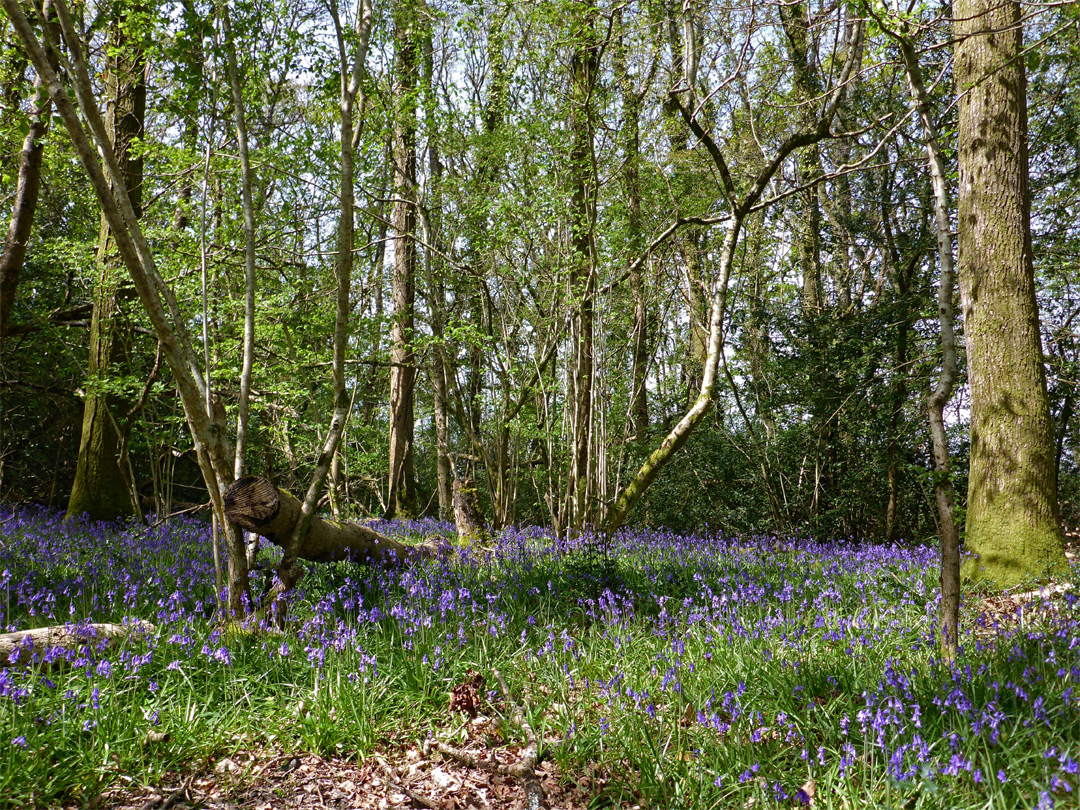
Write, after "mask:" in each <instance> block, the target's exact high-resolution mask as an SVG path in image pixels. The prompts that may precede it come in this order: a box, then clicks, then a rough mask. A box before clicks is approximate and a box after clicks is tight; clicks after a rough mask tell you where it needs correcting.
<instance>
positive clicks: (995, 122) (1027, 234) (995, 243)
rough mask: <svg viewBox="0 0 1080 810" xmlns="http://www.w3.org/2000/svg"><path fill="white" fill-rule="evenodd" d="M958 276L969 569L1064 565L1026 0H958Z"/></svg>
mask: <svg viewBox="0 0 1080 810" xmlns="http://www.w3.org/2000/svg"><path fill="white" fill-rule="evenodd" d="M954 12H955V16H956V19H957V22H956V43H957V44H956V54H955V56H956V82H957V89H958V91H959V94H960V107H959V110H960V122H959V163H960V193H959V200H958V207H959V222H958V235H959V240H958V241H959V279H960V292H961V297H962V303H963V309H964V329H965V341H966V345H967V360H968V377H969V379H970V381H971V461H970V465H971V466H970V471H969V483H968V507H967V536H966V551H967V552H969V553H970V556H968V557H967V558H966V559H965V560H964V563H963V575H964V576H965V577H966V578H968V579H972V580H988V581H993V582H995V583H996V584H997V585H999V586H1003V587H1004V586H1009V585H1013V584H1015V583H1017V582H1019V581H1021V580H1023V579H1025V578H1027V577H1045V576H1049V575H1053V574H1059V573H1063V572H1065V571H1067V564H1066V560H1065V554H1064V550H1063V548H1062V542H1061V529H1060V525H1059V521H1058V512H1057V472H1056V469H1055V465H1054V436H1053V426H1052V425H1051V422H1050V410H1049V406H1048V404H1047V397H1046V373H1045V368H1044V366H1043V359H1042V346H1041V342H1040V337H1039V313H1038V309H1037V305H1036V302H1035V282H1034V272H1033V269H1032V255H1031V231H1030V225H1029V210H1030V199H1029V192H1028V155H1027V101H1026V79H1025V73H1024V60H1023V57H1022V55H1021V43H1022V39H1023V34H1022V29H1021V18H1020V14H1021V10H1020V5H1019V3H1016V2H1007V3H1004V4H998V3H994V2H990V0H957V4H956V6H955V8H954Z"/></svg>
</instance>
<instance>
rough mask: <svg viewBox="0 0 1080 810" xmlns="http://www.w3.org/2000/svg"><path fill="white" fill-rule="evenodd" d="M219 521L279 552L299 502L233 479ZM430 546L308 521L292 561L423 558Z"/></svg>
mask: <svg viewBox="0 0 1080 810" xmlns="http://www.w3.org/2000/svg"><path fill="white" fill-rule="evenodd" d="M225 516H226V517H227V518H228V519H229V520H231V521H233V522H234V523H236V524H237V525H239V526H241V527H242V528H244V529H247V530H248V531H251V532H255V534H258V535H260V536H262V537H265V538H266V539H267V540H269V541H270V542H271V543H273V544H274V545H276V546H281V547H282V548H284V546H285V543H287V542H288V540H289V538H290V537H291V536H292V532H293V528H294V527H295V526H296V522H297V521H298V520H299V519H300V501H299V500H297V499H296V497H295V496H294V495H293V494H292V493H291V492H288V491H287V490H284V489H280V488H279V487H276V486H274V484H273V483H271V482H270V481H269V480H268V479H266V478H255V477H247V478H238V479H237V480H236V482H235V483H233V485H232V486H231V487H229V488H228V489H227V490H226V491H225ZM435 548H436V547H435V546H434V545H432V544H424V545H416V546H410V545H408V544H406V543H402V542H400V541H399V540H395V539H394V538H392V537H387V536H386V535H384V534H381V533H380V532H377V531H375V530H374V529H372V528H370V527H368V526H363V525H361V524H359V523H341V522H338V521H336V520H324V519H322V518H320V517H318V516H316V517H313V518H312V519H311V526H310V528H309V529H308V532H307V535H306V536H305V537H304V539H303V541H302V542H301V543H300V548H299V549H298V550H297V557H299V558H300V559H302V560H309V561H310V562H333V561H335V560H385V559H389V558H390V557H395V556H396V557H398V558H399V559H406V558H408V557H413V556H417V555H429V554H431V553H433V552H434V551H435Z"/></svg>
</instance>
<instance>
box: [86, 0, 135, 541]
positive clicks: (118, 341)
mask: <svg viewBox="0 0 1080 810" xmlns="http://www.w3.org/2000/svg"><path fill="white" fill-rule="evenodd" d="M132 16H133V15H132ZM132 16H129V15H127V14H124V13H121V15H120V16H119V17H118V18H117V19H115V20H113V22H112V24H111V26H110V31H109V47H108V49H107V56H106V69H105V85H106V88H107V89H106V95H107V106H106V109H105V127H106V131H107V133H108V137H109V141H110V143H111V145H112V148H113V152H114V154H115V155H116V160H117V163H118V164H119V167H120V178H121V182H123V184H124V186H125V188H126V189H127V193H128V197H129V198H130V199H131V206H132V209H133V211H134V213H135V216H136V218H137V217H139V216H140V215H141V213H142V210H141V209H142V180H143V160H142V156H141V155H140V154H138V152H137V151H136V149H135V142H136V140H137V139H138V138H139V137H141V135H142V131H143V124H144V122H145V120H146V60H145V55H144V51H143V43H142V41H141V36H142V35H141V34H140V33H139V32H138V31H134V32H133V31H132V30H131V27H132V26H133V25H135V24H136V23H134V22H133V19H132ZM98 267H99V275H98V280H97V284H96V286H95V288H94V311H93V315H92V316H91V320H90V359H89V364H88V367H87V379H88V383H87V389H88V390H87V391H86V398H85V404H84V406H83V424H82V436H81V439H80V442H79V458H78V463H77V466H76V468H75V481H74V483H73V484H72V487H71V497H70V499H69V500H68V516H69V517H76V516H79V515H82V514H86V515H88V516H89V517H90V518H91V519H93V520H113V519H115V518H118V517H126V516H129V515H131V514H135V513H137V512H138V504H137V503H135V502H133V495H134V493H133V490H134V483H133V482H132V481H130V480H129V474H128V470H127V469H126V468H125V466H124V465H122V464H121V463H120V448H121V445H122V444H124V443H125V442H126V439H127V437H126V434H127V431H128V428H129V426H128V420H127V419H125V418H124V417H123V416H122V414H123V413H124V412H125V411H126V410H127V407H128V404H129V403H128V398H127V397H125V396H123V395H122V394H120V393H118V392H110V391H109V387H111V386H110V383H114V382H115V381H117V380H118V379H122V378H123V376H124V375H125V374H126V373H128V371H129V367H130V358H129V352H130V348H131V345H130V344H131V337H132V335H131V325H130V316H129V315H128V314H127V313H126V312H124V308H125V306H126V305H127V303H129V302H130V301H131V299H132V298H133V297H134V296H133V291H132V290H131V288H130V286H129V284H128V278H127V273H126V272H125V269H124V262H123V259H122V258H121V257H120V255H119V253H118V251H117V248H116V242H115V238H114V235H113V232H112V227H111V226H110V224H109V222H108V220H107V219H106V218H105V217H104V216H102V218H101V235H100V237H99V242H98Z"/></svg>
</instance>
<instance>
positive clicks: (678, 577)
mask: <svg viewBox="0 0 1080 810" xmlns="http://www.w3.org/2000/svg"><path fill="white" fill-rule="evenodd" d="M0 520H3V523H2V524H0V526H2V527H0V533H2V539H3V545H2V546H0V604H2V606H3V611H4V612H3V615H2V617H0V623H2V624H4V625H7V628H8V629H23V628H26V627H31V626H41V625H48V624H57V623H64V622H72V621H85V620H90V621H114V622H117V621H122V620H124V619H125V618H132V619H133V618H139V619H145V620H148V621H151V622H153V623H154V624H155V625H156V628H157V629H156V632H155V633H154V634H152V635H151V636H150V637H149V638H146V639H136V640H133V641H132V642H130V643H129V644H128V645H126V646H125V647H123V648H121V649H119V650H114V651H111V652H109V653H108V654H107V655H98V654H94V653H93V651H92V650H79V651H74V652H72V653H71V654H70V655H69V656H67V658H68V660H66V661H61V662H57V663H55V664H53V665H52V666H50V667H44V666H41V665H38V666H35V667H31V668H26V669H23V668H9V669H7V670H2V671H0V728H2V731H0V734H2V735H3V739H2V742H3V743H4V745H3V746H2V748H0V752H2V753H0V797H3V798H2V799H0V802H7V804H8V806H26V805H32V804H39V805H49V804H57V803H60V802H63V801H76V802H77V801H80V800H83V799H86V798H88V797H90V796H91V795H93V794H94V793H95V792H96V791H99V790H101V789H102V788H103V787H105V786H106V785H108V784H112V783H115V782H116V781H117V780H120V779H133V780H135V781H136V782H147V783H153V782H154V781H155V780H156V779H157V778H158V777H159V776H160V775H161V774H162V773H163V772H164V771H166V770H168V769H183V768H185V767H190V766H191V765H192V764H193V763H195V762H197V761H200V760H202V759H204V758H206V757H212V756H225V755H229V754H230V753H233V752H236V751H238V750H243V749H251V748H256V749H258V748H263V747H268V748H270V749H272V750H274V751H286V752H290V751H301V750H310V751H315V752H318V753H320V754H322V755H330V756H342V757H351V758H364V757H367V756H369V755H371V754H372V753H376V752H380V753H385V752H390V751H395V750H400V746H401V745H413V744H418V743H420V742H421V741H422V740H424V739H425V738H426V737H428V736H430V735H433V734H442V735H450V736H451V737H452V736H453V734H454V729H455V727H460V726H461V725H462V724H463V723H464V722H465V721H464V719H459V718H457V717H454V716H451V715H450V714H449V709H448V703H449V698H448V695H449V692H450V690H451V688H452V687H453V686H455V685H457V684H459V683H462V682H463V681H465V680H466V679H467V678H468V675H467V673H468V671H469V670H470V669H472V670H476V671H478V672H480V673H482V674H485V675H486V676H488V688H489V689H492V690H494V681H493V680H492V678H491V677H490V675H491V673H492V671H493V670H495V669H498V670H500V671H501V672H502V673H503V674H504V675H505V676H506V677H507V680H508V681H509V684H510V687H511V690H512V691H513V692H514V693H515V694H516V695H518V696H520V698H521V699H522V702H523V704H524V706H525V707H526V710H527V712H528V714H529V718H530V721H531V722H532V724H533V726H534V727H535V728H536V729H538V730H542V732H543V734H544V735H545V737H546V738H547V740H548V741H550V743H551V748H550V756H551V757H552V758H553V759H554V760H555V762H556V763H557V764H558V765H559V768H560V771H561V773H562V774H564V775H565V777H566V778H568V779H573V778H576V777H577V776H578V775H580V774H582V773H585V772H586V771H587V770H588V769H590V768H591V769H594V770H595V769H599V770H601V771H602V772H604V773H606V774H607V775H608V776H609V778H608V779H607V780H606V781H605V785H606V787H605V788H604V790H605V793H604V795H601V796H597V797H596V805H597V806H607V805H611V804H618V803H620V802H623V803H633V804H640V805H642V806H653V807H718V808H727V807H746V806H749V803H750V801H751V800H753V804H754V806H798V805H799V804H800V803H804V801H805V800H807V799H809V794H811V793H812V794H813V797H814V798H813V804H814V806H815V807H837V808H861V807H876V806H881V807H897V808H901V807H902V808H924V807H926V808H929V807H942V808H983V807H1002V808H1004V807H1009V808H1012V807H1034V806H1040V807H1050V806H1053V805H1054V803H1055V802H1057V803H1058V806H1077V795H1078V794H1077V789H1078V787H1080V785H1078V784H1077V781H1078V775H1077V771H1078V770H1080V769H1078V766H1077V761H1078V760H1080V723H1078V722H1077V721H1078V719H1080V718H1078V717H1077V695H1076V694H1075V692H1076V689H1077V684H1078V683H1080V629H1078V627H1077V615H1076V612H1075V597H1073V596H1068V595H1067V596H1066V597H1065V599H1064V600H1063V609H1062V610H1059V611H1058V612H1057V613H1056V614H1054V615H1053V616H1051V617H1049V618H1048V619H1045V620H1043V621H1040V622H1036V623H1034V624H1030V623H1029V624H1013V623H1004V624H1003V625H1002V628H999V629H997V630H992V629H990V630H988V631H983V632H980V635H979V637H978V638H979V640H978V641H976V637H975V635H974V634H973V628H972V627H971V621H970V620H969V621H968V623H967V624H966V625H965V631H964V632H965V635H964V639H963V641H964V650H963V653H962V655H961V658H960V660H959V662H958V664H957V665H956V666H954V667H949V666H945V665H943V664H942V663H941V661H940V660H939V658H938V654H937V646H938V645H937V640H936V631H935V617H936V612H937V602H936V600H937V594H936V588H937V568H936V561H935V552H934V550H932V549H927V548H922V547H905V546H896V547H882V546H858V545H856V544H852V543H842V544H837V543H819V542H815V541H812V540H809V539H807V540H778V539H777V538H773V537H752V538H724V537H721V536H715V535H709V536H694V537H680V536H674V535H671V534H667V533H664V532H628V533H625V534H620V535H618V536H616V537H614V538H582V539H580V540H577V541H575V542H573V543H567V542H558V541H553V540H551V539H550V538H548V537H547V536H546V535H545V534H544V533H543V532H541V531H538V530H521V531H516V530H515V531H507V532H504V533H503V534H502V536H501V537H500V538H499V540H498V544H497V547H496V549H495V550H494V551H491V552H487V551H483V550H479V549H468V550H462V551H461V552H454V553H453V554H450V555H447V556H444V557H441V558H438V559H433V560H429V561H425V562H423V563H420V564H417V565H392V566H382V567H365V566H358V565H352V564H337V565H334V566H309V572H308V575H307V576H306V577H305V578H304V580H303V581H302V583H301V588H300V589H299V592H298V593H297V594H296V595H295V598H294V602H293V604H292V606H291V610H290V615H291V618H292V623H291V625H290V627H289V629H288V631H287V632H286V633H284V634H278V633H275V632H272V631H270V630H268V629H266V628H260V627H253V628H248V629H246V630H242V631H232V630H230V631H225V632H223V631H222V629H221V627H220V626H219V625H218V624H216V623H215V621H214V620H213V618H212V611H213V606H214V604H215V600H214V594H213V592H212V582H213V574H212V571H213V565H212V562H211V559H210V549H209V542H208V539H207V536H206V532H205V529H204V528H203V527H201V526H199V525H198V524H196V523H191V522H174V523H173V524H171V525H168V526H161V527H158V528H156V529H154V530H150V531H148V530H146V529H144V528H142V527H130V528H122V529H112V530H109V529H108V528H106V527H89V526H82V525H78V524H63V523H61V522H60V520H59V518H58V517H56V516H53V515H49V514H43V513H35V512H19V513H15V514H11V513H5V514H3V515H0ZM382 528H383V529H384V530H389V531H394V532H396V533H398V534H402V535H405V536H407V537H411V538H414V539H420V538H421V537H423V536H425V535H428V534H432V533H441V534H444V535H450V536H452V535H451V530H450V528H449V527H447V526H445V525H438V524H434V523H431V522H423V523H418V524H397V525H393V526H382ZM969 613H970V611H969ZM503 710H504V707H503V705H502V698H501V696H499V695H497V694H496V693H495V691H491V692H489V694H488V695H487V696H486V699H485V711H488V712H489V713H492V714H495V715H498V714H500V713H502V712H503ZM448 728H449V731H448V730H447V729H448ZM501 728H502V729H503V733H504V734H505V739H504V740H495V741H494V743H495V744H501V743H502V742H504V741H505V742H508V743H512V742H515V741H516V742H521V741H522V740H521V738H519V737H516V736H515V735H517V734H518V733H519V732H518V731H517V730H516V729H514V728H512V727H510V726H501Z"/></svg>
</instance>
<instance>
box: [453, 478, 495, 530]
mask: <svg viewBox="0 0 1080 810" xmlns="http://www.w3.org/2000/svg"><path fill="white" fill-rule="evenodd" d="M454 525H455V527H456V528H457V535H458V540H460V541H461V542H463V543H486V542H487V541H488V539H489V538H490V535H489V534H488V529H487V525H486V524H485V522H484V514H483V512H481V511H480V503H479V501H478V500H477V497H476V484H475V483H474V482H473V481H472V480H471V479H468V478H455V479H454Z"/></svg>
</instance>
